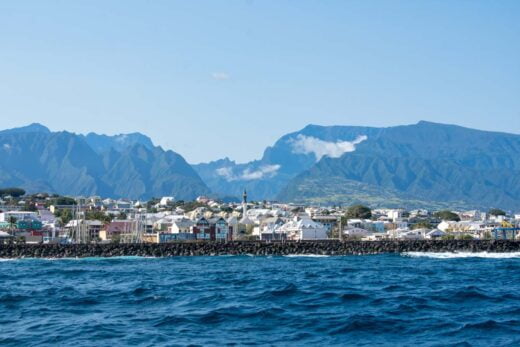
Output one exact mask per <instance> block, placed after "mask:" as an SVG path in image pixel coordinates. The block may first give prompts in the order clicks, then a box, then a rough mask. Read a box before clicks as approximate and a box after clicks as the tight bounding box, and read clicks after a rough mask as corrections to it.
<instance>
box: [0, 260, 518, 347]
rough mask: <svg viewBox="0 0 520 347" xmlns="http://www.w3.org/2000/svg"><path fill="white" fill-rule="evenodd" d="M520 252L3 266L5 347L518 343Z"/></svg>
mask: <svg viewBox="0 0 520 347" xmlns="http://www.w3.org/2000/svg"><path fill="white" fill-rule="evenodd" d="M519 257H520V254H485V253H483V254H479V255H478V256H475V255H474V254H457V255H454V254H429V253H409V254H401V255H372V256H345V257H318V256H316V257H312V256H306V257H305V256H292V257H250V256H221V257H180V258H165V259H155V258H112V259H101V258H87V259H64V260H45V259H25V260H3V261H0V283H1V285H0V345H8V346H9V345H12V346H19V345H48V346H60V345H66V346H120V345H132V346H134V345H138V346H139V345H141V346H151V345H167V346H176V345H179V346H184V345H219V346H221V345H278V346H306V345H309V346H331V345H338V346H345V345H365V346H374V345H381V346H383V345H405V346H450V345H453V346H470V345H471V346H520V258H519Z"/></svg>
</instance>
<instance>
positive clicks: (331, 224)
mask: <svg viewBox="0 0 520 347" xmlns="http://www.w3.org/2000/svg"><path fill="white" fill-rule="evenodd" d="M0 196H1V199H0V243H27V244H78V243H170V242H183V241H184V242H189V241H192V242H196V241H216V242H217V241H218V242H229V241H256V240H258V241H265V242H276V241H307V240H314V241H316V240H328V239H339V240H361V241H383V240H435V239H439V240H451V239H457V240H472V239H474V240H490V239H511V240H514V239H517V238H518V237H520V213H518V214H514V213H507V212H505V211H502V210H500V209H490V210H488V211H479V210H471V211H451V210H442V211H428V210H424V209H417V210H410V211H407V210H405V209H370V208H368V207H366V206H363V205H355V206H345V207H341V206H329V207H317V206H301V205H296V204H284V203H275V202H267V201H263V202H249V201H248V199H247V192H246V191H244V194H243V198H242V202H222V201H218V200H216V199H211V198H209V197H204V196H201V197H198V198H197V199H196V200H195V201H189V202H186V201H178V200H176V199H175V197H161V198H157V199H150V200H149V201H132V200H128V199H108V198H107V199H102V198H100V197H97V196H92V197H65V196H59V195H52V194H47V193H40V194H32V195H29V194H25V191H24V190H23V189H17V188H10V189H3V190H0ZM340 231H341V232H340Z"/></svg>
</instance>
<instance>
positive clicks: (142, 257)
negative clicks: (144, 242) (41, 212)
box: [0, 255, 157, 262]
mask: <svg viewBox="0 0 520 347" xmlns="http://www.w3.org/2000/svg"><path fill="white" fill-rule="evenodd" d="M110 259H112V260H141V259H157V257H148V256H137V255H136V256H134V255H129V256H126V255H122V256H114V257H63V258H29V257H27V258H0V262H5V261H19V260H47V261H98V260H110Z"/></svg>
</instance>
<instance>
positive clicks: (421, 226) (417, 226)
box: [412, 220, 433, 230]
mask: <svg viewBox="0 0 520 347" xmlns="http://www.w3.org/2000/svg"><path fill="white" fill-rule="evenodd" d="M415 229H433V225H432V224H431V223H430V222H428V221H425V220H423V221H420V222H417V223H415V224H413V225H412V230H415Z"/></svg>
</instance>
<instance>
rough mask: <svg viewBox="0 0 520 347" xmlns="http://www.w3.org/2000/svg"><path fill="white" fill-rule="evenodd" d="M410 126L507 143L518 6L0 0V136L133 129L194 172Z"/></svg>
mask: <svg viewBox="0 0 520 347" xmlns="http://www.w3.org/2000/svg"><path fill="white" fill-rule="evenodd" d="M419 120H429V121H434V122H442V123H454V124H460V125H464V126H469V127H473V128H479V129H489V130H499V131H507V132H513V133H520V1H518V0H511V1H507V0H501V1H492V0H488V1H477V0H458V1H457V0H438V1H433V0H431V1H417V0H410V1H398V0H394V1H386V0H385V1H367V0H360V1H348V0H338V1H332V0H331V1H304V0H294V1H283V0H273V1H266V0H262V1H252V0H250V1H216V0H215V1H173V0H167V1H157V0H154V1H144V0H143V1H129V0H122V1H108V0H102V1H101V0H100V1H93V0H88V1H78V0H74V1H68V0H63V1H43V0H37V1H25V0H24V1H18V0H12V1H9V0H3V1H0V128H10V127H15V126H20V125H25V124H28V123H31V122H40V123H42V124H45V125H47V126H48V127H49V128H51V129H52V130H69V131H73V132H80V133H86V132H89V131H94V132H98V133H107V134H115V133H122V132H133V131H140V132H143V133H145V134H147V135H149V136H150V137H151V138H152V139H153V140H154V142H155V143H156V144H158V145H161V146H163V147H164V148H168V149H173V150H175V151H177V152H179V153H181V154H182V155H183V156H184V157H185V158H186V159H187V160H188V161H190V162H192V163H197V162H201V161H208V160H213V159H219V158H222V157H225V156H228V157H230V158H231V159H235V160H238V161H239V162H243V161H248V160H251V159H256V158H259V157H260V156H261V154H262V152H263V150H264V148H265V147H266V146H268V145H270V144H272V143H274V141H276V139H278V138H279V137H280V136H281V135H283V134H285V133H288V132H291V131H296V130H299V129H301V128H303V127H304V126H305V125H307V124H309V123H312V124H323V125H372V126H390V125H399V124H409V123H415V122H417V121H419Z"/></svg>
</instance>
